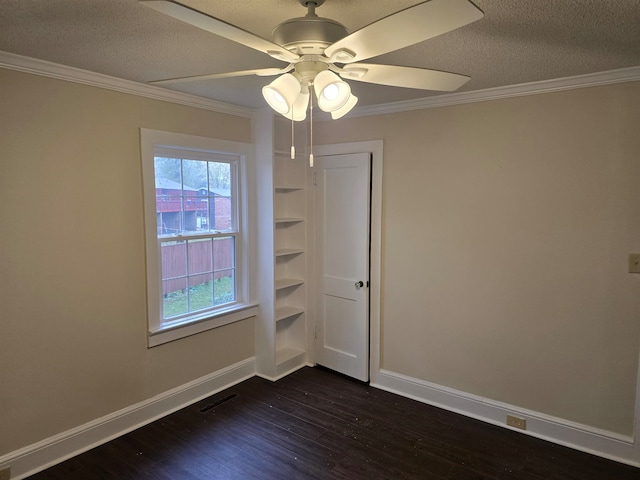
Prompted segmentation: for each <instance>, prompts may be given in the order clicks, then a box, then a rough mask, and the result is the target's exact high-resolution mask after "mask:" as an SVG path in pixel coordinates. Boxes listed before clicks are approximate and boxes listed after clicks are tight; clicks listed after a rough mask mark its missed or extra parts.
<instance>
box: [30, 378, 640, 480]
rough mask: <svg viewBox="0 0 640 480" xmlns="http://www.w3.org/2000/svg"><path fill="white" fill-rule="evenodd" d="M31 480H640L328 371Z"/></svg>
mask: <svg viewBox="0 0 640 480" xmlns="http://www.w3.org/2000/svg"><path fill="white" fill-rule="evenodd" d="M31 479H32V480H59V479H64V480H75V479H82V480H86V479H89V480H91V479H100V480H102V479H114V480H115V479H118V480H122V479H130V480H164V479H167V480H168V479H171V480H203V479H206V480H253V479H255V480H289V479H295V480H325V479H332V480H359V479H366V480H377V479H390V480H391V479H393V480H397V479H405V480H418V479H419V480H425V479H426V480H578V479H579V480H640V469H637V468H634V467H630V466H627V465H622V464H619V463H616V462H612V461H609V460H605V459H602V458H599V457H595V456H592V455H588V454H585V453H582V452H578V451H575V450H571V449H568V448H566V447H561V446H559V445H554V444H551V443H548V442H545V441H543V440H539V439H536V438H533V437H529V436H526V435H523V434H519V433H517V432H512V431H509V430H506V429H503V428H500V427H497V426H493V425H488V424H486V423H483V422H480V421H478V420H473V419H470V418H467V417H464V416H462V415H458V414H455V413H451V412H447V411H445V410H442V409H439V408H436V407H432V406H429V405H425V404H422V403H420V402H417V401H414V400H411V399H407V398H403V397H399V396H397V395H394V394H392V393H389V392H385V391H382V390H378V389H375V388H372V387H370V386H368V385H366V384H364V383H362V382H358V381H355V380H351V379H349V378H346V377H344V376H342V375H339V374H336V373H334V372H331V371H328V370H326V369H323V368H304V369H301V370H298V371H297V372H295V373H293V374H291V375H289V376H287V377H285V378H283V379H281V380H279V381H278V382H270V381H268V380H264V379H262V378H259V377H253V378H251V379H248V380H246V381H244V382H242V383H240V384H238V385H236V386H234V387H232V388H229V389H227V390H225V391H222V392H219V393H218V394H216V395H213V396H211V397H209V398H206V399H204V400H202V401H200V402H197V403H195V404H193V405H191V406H189V407H186V408H184V409H182V410H180V411H178V412H175V413H173V414H171V415H168V416H167V417H165V418H163V419H160V420H158V421H156V422H153V423H151V424H149V425H147V426H144V427H141V428H139V429H137V430H135V431H133V432H131V433H129V434H127V435H124V436H122V437H120V438H117V439H115V440H113V441H111V442H108V443H106V444H104V445H102V446H100V447H97V448H94V449H92V450H90V451H88V452H85V453H84V454H81V455H78V456H77V457H75V458H72V459H70V460H67V461H65V462H62V463H61V464H59V465H56V466H53V467H51V468H49V469H47V470H45V471H43V472H41V473H39V474H37V475H34V476H32V477H31Z"/></svg>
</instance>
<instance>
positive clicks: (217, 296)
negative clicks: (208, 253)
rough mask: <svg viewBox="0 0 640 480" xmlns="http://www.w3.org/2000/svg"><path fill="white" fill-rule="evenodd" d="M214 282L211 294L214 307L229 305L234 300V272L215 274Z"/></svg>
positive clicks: (227, 271) (223, 271)
mask: <svg viewBox="0 0 640 480" xmlns="http://www.w3.org/2000/svg"><path fill="white" fill-rule="evenodd" d="M215 277H216V280H215V281H214V282H213V293H214V300H213V301H214V303H215V305H222V304H223V303H230V302H233V301H235V299H236V293H235V292H236V288H235V283H236V279H235V270H222V271H219V272H216V273H215Z"/></svg>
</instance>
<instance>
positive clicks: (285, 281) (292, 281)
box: [276, 278, 304, 290]
mask: <svg viewBox="0 0 640 480" xmlns="http://www.w3.org/2000/svg"><path fill="white" fill-rule="evenodd" d="M303 283H304V280H302V279H301V278H281V279H279V280H276V290H283V289H285V288H290V287H297V286H298V285H302V284H303Z"/></svg>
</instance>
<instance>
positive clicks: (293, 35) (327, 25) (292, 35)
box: [273, 14, 349, 55]
mask: <svg viewBox="0 0 640 480" xmlns="http://www.w3.org/2000/svg"><path fill="white" fill-rule="evenodd" d="M347 35H349V32H348V31H347V29H346V27H345V26H344V25H342V24H341V23H339V22H336V21H335V20H331V19H329V18H322V17H318V16H317V15H315V14H310V15H307V16H305V17H298V18H292V19H290V20H286V21H284V22H282V23H281V24H280V25H278V26H277V27H276V28H275V29H274V30H273V41H274V43H277V44H278V45H280V46H282V47H284V48H286V49H287V50H289V51H291V52H294V53H297V54H298V55H322V53H323V52H324V50H325V48H327V47H328V46H329V45H331V44H333V43H335V42H337V41H338V40H341V39H343V38H344V37H346V36H347Z"/></svg>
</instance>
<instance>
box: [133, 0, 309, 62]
mask: <svg viewBox="0 0 640 480" xmlns="http://www.w3.org/2000/svg"><path fill="white" fill-rule="evenodd" d="M139 3H141V4H142V5H144V6H146V7H149V8H153V9H154V10H157V11H158V12H161V13H164V14H165V15H169V16H170V17H173V18H175V19H177V20H180V21H182V22H185V23H188V24H189V25H193V26H194V27H198V28H201V29H203V30H206V31H207V32H211V33H215V34H216V35H219V36H221V37H223V38H226V39H228V40H232V41H234V42H236V43H240V44H242V45H245V46H247V47H250V48H253V49H255V50H258V51H260V52H263V53H266V54H267V55H269V56H271V57H273V58H277V59H278V60H282V61H285V62H291V61H293V60H297V59H298V58H299V56H298V55H297V54H295V53H293V52H290V51H289V50H287V49H285V48H282V47H281V46H280V45H277V44H275V43H273V42H271V41H269V40H266V39H264V38H262V37H259V36H257V35H254V34H253V33H251V32H247V31H246V30H243V29H241V28H239V27H236V26H234V25H231V24H230V23H227V22H225V21H223V20H220V19H218V18H215V17H212V16H210V15H207V14H205V13H202V12H200V11H198V10H195V9H193V8H191V7H187V6H186V5H183V4H181V3H178V2H175V1H173V0H139Z"/></svg>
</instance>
